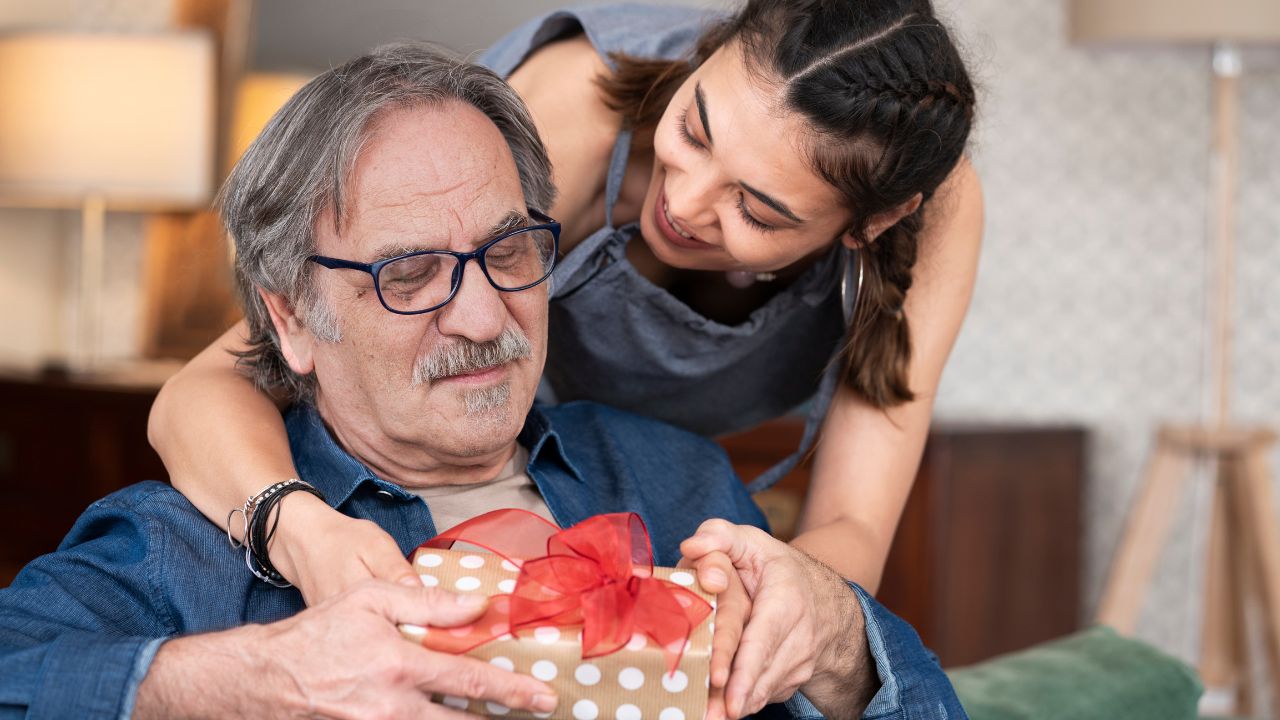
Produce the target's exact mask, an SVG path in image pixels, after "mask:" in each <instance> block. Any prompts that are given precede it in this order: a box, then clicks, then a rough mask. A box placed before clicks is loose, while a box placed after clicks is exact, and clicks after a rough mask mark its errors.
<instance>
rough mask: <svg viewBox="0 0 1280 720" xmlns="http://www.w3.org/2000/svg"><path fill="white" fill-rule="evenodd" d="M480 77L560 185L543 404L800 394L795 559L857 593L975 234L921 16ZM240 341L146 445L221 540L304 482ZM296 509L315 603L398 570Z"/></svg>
mask: <svg viewBox="0 0 1280 720" xmlns="http://www.w3.org/2000/svg"><path fill="white" fill-rule="evenodd" d="M483 61H484V62H485V63H486V64H488V65H490V67H492V68H493V69H494V70H495V71H496V72H498V73H500V74H503V75H504V76H507V77H508V78H509V80H510V82H511V84H512V85H513V86H514V87H515V88H516V90H517V91H518V92H519V93H520V94H521V96H522V97H523V98H524V99H525V101H526V102H527V103H528V105H529V107H530V110H531V111H532V114H533V116H534V119H535V121H536V123H537V125H538V128H539V131H540V132H541V134H542V137H543V139H544V141H545V142H546V144H547V147H548V151H549V153H550V156H551V159H552V162H553V164H554V167H555V178H554V179H555V182H556V185H557V186H558V187H559V189H560V195H559V198H558V200H557V201H556V203H555V205H554V206H553V207H552V208H549V209H548V211H549V214H550V215H551V216H552V217H555V218H557V219H558V220H560V221H561V222H562V223H563V227H564V230H563V235H562V250H563V251H565V257H564V259H563V260H562V263H561V265H560V267H558V268H557V270H556V274H555V277H554V282H555V286H554V293H553V297H552V302H551V320H550V322H551V326H550V330H549V335H550V337H549V343H550V344H549V355H548V359H547V367H546V373H545V379H546V380H547V381H548V384H549V386H550V388H551V390H553V391H554V394H555V396H556V399H557V400H560V401H567V400H572V399H579V398H590V399H592V400H597V401H600V402H604V403H607V404H610V405H614V406H618V407H622V408H625V409H630V410H634V411H636V412H639V413H642V414H646V415H650V416H656V417H660V418H662V419H665V420H667V421H669V422H672V423H675V424H677V425H682V426H684V427H687V428H689V429H692V430H695V431H698V432H702V433H706V434H719V433H724V432H728V431H732V430H736V429H742V428H745V427H749V426H751V425H754V424H756V423H758V422H760V421H762V420H765V419H768V418H771V417H775V416H778V415H780V414H783V413H785V412H787V411H788V410H790V409H792V408H794V407H795V406H797V405H799V404H800V403H802V402H803V401H805V400H806V399H808V398H811V397H812V398H814V400H813V403H812V406H811V408H812V409H811V414H810V423H809V426H808V428H807V431H806V438H805V443H804V446H803V447H802V448H800V449H798V450H797V454H796V456H793V458H792V459H791V461H792V462H793V461H795V460H797V459H798V458H799V456H800V454H801V453H803V452H807V451H808V450H809V449H810V445H811V444H812V443H813V442H814V439H815V437H817V436H818V435H819V434H820V436H821V442H818V443H816V455H815V462H814V471H813V478H812V481H811V484H810V493H809V496H808V498H807V500H806V503H805V506H804V510H803V514H802V517H801V520H800V526H799V534H798V536H797V537H796V538H795V540H794V541H793V545H794V546H796V547H798V548H800V549H802V550H804V551H805V552H807V553H809V554H810V555H812V556H814V557H815V558H817V559H819V560H821V561H822V562H824V563H826V564H827V565H829V566H830V567H832V568H833V569H835V570H836V571H838V572H839V573H840V574H841V575H843V576H844V577H846V578H849V579H851V580H854V581H856V582H858V583H860V584H861V585H863V586H864V587H866V588H868V589H871V590H874V588H875V587H876V586H877V585H878V583H879V578H880V573H881V569H882V567H883V564H884V560H885V556H886V555H887V552H888V547H889V544H890V541H891V539H892V536H893V532H894V528H895V525H896V523H897V519H898V516H899V514H900V512H901V509H902V506H903V504H904V502H905V499H906V496H907V493H908V491H909V490H910V486H911V482H912V478H913V477H914V474H915V471H916V466H917V464H918V462H919V457H920V452H921V448H922V446H923V442H924V439H925V436H926V433H927V429H928V424H929V417H930V414H931V409H932V401H933V396H934V392H935V389H936V387H937V384H938V380H939V377H940V375H941V372H942V368H943V365H944V363H945V361H946V358H947V355H948V353H949V352H950V349H951V347H952V344H953V342H954V340H955V337H956V334H957V332H958V331H959V327H960V324H961V321H962V319H963V316H964V313H965V310H966V308H967V304H968V300H969V297H970V293H971V289H972V285H973V281H974V275H975V272H976V264H977V256H978V248H979V242H980V235H981V224H982V201H981V191H980V188H979V184H978V180H977V178H976V176H975V174H974V173H973V171H972V169H971V168H970V166H969V165H968V163H967V162H966V161H965V160H964V158H963V151H964V147H965V143H966V140H967V137H968V134H969V129H970V125H971V123H972V120H973V116H974V92H973V88H972V85H971V83H970V80H969V77H968V75H967V73H966V70H965V68H964V65H963V62H962V61H961V58H960V56H959V54H958V52H957V50H956V48H955V46H954V44H953V42H952V39H951V37H950V35H949V33H948V32H947V30H946V29H945V28H944V26H943V25H942V24H941V23H940V22H939V21H938V19H937V18H936V17H935V16H934V13H933V10H932V7H931V4H930V2H929V1H928V0H862V1H851V0H773V1H753V2H748V3H747V4H746V6H745V7H744V8H743V9H742V10H741V11H740V12H738V13H737V14H736V15H733V16H731V17H723V16H714V15H709V14H707V13H705V12H703V11H697V10H693V9H690V8H681V7H673V6H665V7H652V8H644V7H638V6H634V5H632V6H620V7H594V8H584V9H580V10H577V11H574V12H572V13H570V12H560V13H554V14H552V15H549V16H547V17H544V18H540V19H538V20H535V21H533V22H531V23H529V24H527V25H525V26H524V27H522V28H520V29H518V30H516V31H515V32H514V33H512V34H511V35H509V36H508V37H507V38H505V39H504V40H503V41H501V42H500V43H499V44H498V45H497V46H495V48H493V49H492V50H490V51H489V52H488V53H487V54H486V55H485V57H484V58H483ZM908 291H909V292H908ZM244 332H245V329H244V326H243V325H239V326H237V327H235V328H232V329H231V330H230V331H228V332H227V333H226V334H225V335H224V336H223V337H222V338H221V339H220V340H219V341H218V342H217V343H215V344H214V345H213V346H211V347H210V348H208V349H206V350H205V351H204V352H203V353H201V354H200V355H199V356H198V357H197V358H196V359H194V360H193V361H192V362H191V363H190V364H189V365H188V366H187V367H186V368H185V369H184V370H183V371H182V372H181V373H179V374H178V375H176V376H175V377H174V378H172V379H171V380H170V381H169V382H168V383H167V384H166V385H165V387H164V389H163V391H162V392H161V394H160V396H159V398H158V399H157V401H156V404H155V407H154V409H153V411H152V418H151V424H150V428H149V431H150V435H151V440H152V444H153V445H154V446H155V447H156V449H157V451H159V453H160V454H161V456H162V457H163V459H164V461H165V464H166V466H167V467H168V468H169V470H170V472H171V478H172V480H173V483H174V484H175V485H176V486H177V487H178V488H179V489H180V490H181V491H182V492H183V493H185V494H186V495H187V496H188V497H189V498H191V500H192V502H194V503H195V505H196V506H197V507H199V508H200V509H201V511H202V512H204V513H205V514H206V515H208V516H209V517H210V518H211V519H213V520H215V521H216V522H218V523H220V524H221V523H223V522H224V521H225V518H226V515H227V511H228V509H230V508H232V507H237V506H239V505H240V503H241V502H243V499H244V498H245V497H246V496H249V495H252V494H254V493H257V492H258V491H259V490H261V489H262V487H263V486H264V485H267V484H269V483H272V482H275V481H278V480H280V479H282V478H288V477H293V476H296V475H297V473H296V470H295V469H294V468H293V467H292V463H291V461H290V453H289V447H288V443H287V439H286V437H285V433H284V427H283V423H282V421H281V417H280V409H279V408H278V407H277V406H276V404H275V401H274V400H273V399H272V397H271V396H270V395H269V394H265V393H262V392H259V391H257V390H255V388H254V387H253V386H252V385H251V384H250V382H249V381H248V380H247V379H245V377H244V376H243V375H241V374H240V373H239V372H237V371H236V369H235V363H234V361H235V356H234V354H233V353H234V352H235V351H237V350H240V349H243V348H244V342H245V340H244ZM819 430H820V433H819ZM790 465H791V462H788V463H784V465H783V466H782V467H779V468H775V469H774V470H773V471H771V472H770V473H767V474H766V476H765V477H763V478H760V479H758V480H757V481H756V482H755V483H754V484H753V489H759V488H762V487H766V486H767V485H768V484H771V482H772V481H774V480H776V479H777V478H778V477H780V476H781V475H782V474H783V473H784V472H785V470H786V469H787V468H788V467H789V466H790ZM286 507H287V510H288V512H287V515H286V517H284V518H283V520H282V521H281V523H280V527H279V532H278V534H277V536H276V541H275V544H274V545H273V547H272V549H271V558H272V562H273V564H274V565H275V566H276V567H277V568H278V569H279V570H281V571H282V572H283V573H284V575H285V576H286V577H287V578H288V579H290V580H291V581H292V582H294V583H295V584H297V585H298V586H299V588H300V589H301V590H302V592H303V594H304V595H305V597H306V598H307V600H308V601H309V602H312V603H314V602H316V601H318V600H320V599H323V598H325V597H328V596H330V595H332V594H335V593H336V592H338V591H339V590H341V589H343V588H345V587H347V586H349V585H350V584H352V583H354V582H356V581H358V580H360V579H363V578H367V577H370V576H374V577H380V578H387V579H399V578H403V577H404V576H406V575H411V573H412V570H411V569H410V568H409V566H408V564H407V563H406V562H405V560H404V558H403V555H402V554H401V552H400V549H399V548H397V547H396V546H395V544H394V543H393V542H392V541H391V539H390V537H389V536H387V535H386V534H385V533H382V531H381V530H379V529H377V528H376V527H373V526H372V525H370V524H368V523H366V522H364V521H358V520H352V519H348V518H345V517H344V516H341V515H339V514H338V513H336V512H334V511H332V510H331V509H329V508H328V507H327V506H326V505H324V504H323V503H321V502H319V501H317V500H315V499H314V498H311V497H310V496H309V495H307V494H305V493H295V494H294V495H293V496H291V497H290V499H289V501H288V503H287V505H286ZM705 545H706V549H708V550H709V549H713V547H712V546H713V545H715V543H713V542H710V541H708V542H707V543H705ZM720 549H726V550H730V549H731V548H730V547H728V546H725V547H722V548H720ZM731 554H732V553H731ZM752 612H753V613H757V612H762V609H761V607H760V605H759V601H758V600H757V605H756V607H755V608H754V609H753V610H752ZM752 617H755V615H754V614H753V616H752ZM776 619H777V616H774V620H776ZM735 640H736V638H735ZM796 662H797V663H799V662H800V661H799V660H797V661H796ZM781 665H782V664H780V666H781ZM735 672H736V670H735ZM779 683H781V681H779ZM766 694H767V693H766ZM745 702H746V701H745V700H744V701H743V702H740V703H738V704H737V705H736V707H732V705H733V704H732V703H731V709H732V710H733V711H734V713H735V714H741V713H743V712H746V711H749V710H751V707H748V705H747V704H744V703H745Z"/></svg>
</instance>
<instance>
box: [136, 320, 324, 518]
mask: <svg viewBox="0 0 1280 720" xmlns="http://www.w3.org/2000/svg"><path fill="white" fill-rule="evenodd" d="M247 333H248V328H247V327H246V325H245V323H244V321H243V320H242V321H240V322H239V323H237V324H236V325H235V327H233V328H231V329H230V330H228V331H226V332H225V333H223V334H222V337H219V338H218V339H217V340H215V341H214V343H213V344H212V345H210V346H209V347H207V348H205V349H204V350H203V351H201V353H200V354H199V355H197V356H195V358H193V359H192V360H191V362H189V363H187V365H186V366H185V367H183V368H182V370H180V371H179V372H178V373H177V374H176V375H174V376H173V377H171V378H169V380H168V381H167V382H166V383H165V384H164V387H163V388H161V389H160V394H159V395H158V396H157V397H156V401H155V404H154V405H152V406H151V416H150V418H149V419H148V422H147V439H148V440H149V441H150V442H151V447H153V448H155V450H156V452H157V453H159V454H160V459H161V460H163V461H164V466H165V468H166V469H167V470H168V471H169V479H170V481H171V482H172V483H173V486H174V487H176V488H177V489H178V490H179V491H181V492H182V494H183V495H185V496H187V499H188V500H190V501H191V504H193V505H195V506H196V508H197V509H199V510H200V512H201V513H203V514H204V515H205V516H206V517H208V518H209V519H210V520H213V521H214V522H216V523H218V524H219V525H222V524H224V523H225V522H226V517H227V512H228V511H229V510H230V509H231V508H235V507H240V506H241V505H242V504H243V503H244V500H245V498H246V497H249V496H251V495H254V494H256V493H257V492H259V491H260V490H262V488H264V487H266V486H267V485H270V484H271V483H273V482H278V481H280V480H283V479H285V478H289V477H297V474H298V471H297V470H295V469H294V467H293V458H292V454H291V453H290V451H289V438H288V437H287V436H286V434H285V429H284V419H283V418H281V416H280V413H281V411H282V410H283V409H284V402H283V401H280V400H277V399H276V398H273V397H272V396H270V395H268V394H266V393H263V392H259V391H258V390H257V388H255V387H254V386H253V382H252V381H250V380H249V378H248V377H246V376H245V375H243V374H242V373H240V372H239V371H238V370H237V369H236V357H235V355H233V354H232V353H234V352H236V351H240V350H245V349H247V348H248V346H247V345H246V344H245V336H246V335H247ZM233 531H235V532H236V534H237V535H238V534H239V532H238V529H237V528H233Z"/></svg>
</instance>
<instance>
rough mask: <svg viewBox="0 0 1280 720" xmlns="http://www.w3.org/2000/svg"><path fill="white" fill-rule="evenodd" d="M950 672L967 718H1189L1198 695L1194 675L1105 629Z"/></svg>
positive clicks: (1036, 719) (1143, 645) (1159, 719)
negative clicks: (967, 714)
mask: <svg viewBox="0 0 1280 720" xmlns="http://www.w3.org/2000/svg"><path fill="white" fill-rule="evenodd" d="M948 675H949V676H950V677H951V681H952V683H953V684H954V685H955V688H956V693H957V694H958V695H959V696H960V703H961V704H962V705H964V708H965V710H966V711H967V712H968V713H969V716H970V717H971V718H973V720H1097V719H1098V718H1108V719H1109V720H1110V719H1114V720H1148V718H1149V719H1150V720H1194V719H1195V717H1196V702H1197V700H1198V699H1199V697H1200V691H1201V686H1200V681H1199V679H1198V677H1197V675H1196V673H1195V671H1194V670H1192V669H1191V668H1189V667H1187V666H1186V665H1185V664H1183V663H1182V662H1179V661H1178V660H1176V659H1174V658H1172V657H1169V656H1168V655H1165V654H1164V653H1162V652H1160V651H1159V650H1156V649H1155V648H1153V647H1151V646H1149V645H1147V644H1145V643H1142V642H1139V641H1137V640H1132V639H1129V638H1124V637H1121V636H1119V635H1117V634H1116V633H1115V631H1114V630H1112V629H1111V628H1107V627H1094V628H1091V629H1089V630H1085V631H1083V632H1080V633H1077V634H1075V635H1070V636H1068V637H1066V638H1063V639H1061V640H1056V641H1054V642H1050V643H1045V644H1043V645H1037V646H1035V647H1033V648H1031V649H1028V650H1024V651H1022V652H1017V653H1012V654H1009V655H1004V656H1001V657H998V658H994V659H992V660H988V661H986V662H983V663H979V664H977V665H973V666H970V667H965V668H958V669H956V670H952V671H951V672H949V673H948Z"/></svg>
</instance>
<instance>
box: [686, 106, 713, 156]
mask: <svg viewBox="0 0 1280 720" xmlns="http://www.w3.org/2000/svg"><path fill="white" fill-rule="evenodd" d="M679 122H680V139H681V140H684V142H685V144H686V145H688V146H690V147H692V148H695V149H697V150H706V149H707V146H706V145H703V144H702V142H701V141H699V140H698V138H696V137H694V136H693V133H692V132H690V131H689V111H688V110H685V111H683V112H681V113H680V121H679Z"/></svg>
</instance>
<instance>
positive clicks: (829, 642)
mask: <svg viewBox="0 0 1280 720" xmlns="http://www.w3.org/2000/svg"><path fill="white" fill-rule="evenodd" d="M680 550H681V552H682V553H683V555H684V557H685V560H686V561H687V562H689V563H691V564H693V565H694V566H695V567H697V568H698V576H699V582H700V583H702V584H703V586H704V587H706V588H707V589H708V590H710V589H711V588H710V587H708V586H712V587H714V586H716V584H717V583H716V581H717V580H718V579H719V578H718V577H716V576H715V570H714V569H715V568H717V566H718V563H717V562H716V561H715V557H716V555H718V554H720V553H723V554H724V555H725V556H727V557H728V559H729V561H730V562H732V564H733V567H734V568H735V569H736V570H737V573H736V575H737V576H738V577H739V578H741V581H742V585H743V588H744V589H745V591H746V594H747V596H748V598H749V601H750V602H749V605H748V606H747V607H746V613H747V615H746V626H745V628H742V629H741V640H740V641H739V642H738V645H737V652H736V654H734V655H733V659H732V670H731V672H730V674H729V678H728V682H727V683H726V684H725V693H724V709H725V711H726V713H727V715H728V717H730V718H740V717H744V716H746V715H750V714H752V713H754V712H757V711H759V710H760V709H761V708H763V707H764V706H765V705H766V704H768V703H770V702H780V701H782V700H786V699H787V698H789V697H791V696H792V695H794V694H795V693H796V691H797V690H802V691H803V692H804V694H805V697H807V698H808V699H809V700H810V701H811V702H813V704H814V705H815V706H817V708H818V709H819V710H821V711H822V713H823V714H824V715H826V716H827V717H828V718H832V719H833V720H834V719H835V718H856V717H858V716H859V715H861V714H862V708H863V707H865V706H866V704H867V702H868V701H869V700H870V699H871V696H872V695H873V694H874V691H875V688H876V682H877V681H876V674H875V667H874V663H873V662H872V661H871V656H870V651H869V649H868V648H867V640H866V633H865V631H864V629H863V619H862V609H861V606H860V605H859V603H858V601H857V599H856V597H855V596H854V594H853V593H852V591H850V590H849V588H848V586H847V585H846V584H845V582H844V580H843V579H842V578H840V577H839V576H838V575H837V574H836V573H835V572H834V571H832V570H831V569H830V568H828V567H827V566H825V565H823V564H822V563H820V562H818V561H817V560H814V559H813V558H811V557H809V556H808V555H805V554H804V553H803V552H800V551H799V550H796V549H795V548H792V547H791V546H789V545H787V544H785V543H783V542H780V541H778V540H777V539H775V538H773V537H771V536H770V535H768V534H767V533H765V532H763V531H761V530H759V529H757V528H754V527H750V526H745V525H734V524H732V523H729V522H726V521H724V520H708V521H707V522H705V523H703V524H702V526H701V527H699V528H698V532H697V533H695V534H694V535H693V537H690V538H689V539H688V540H685V541H684V542H683V543H681V545H680ZM718 605H719V606H718V608H717V618H716V640H715V641H714V642H713V646H717V648H718V646H719V643H720V640H721V638H720V635H721V633H722V632H727V633H729V635H728V636H726V639H727V637H730V636H731V635H732V634H733V633H736V632H737V631H738V630H737V627H735V626H736V625H740V623H741V614H740V613H731V614H730V616H729V617H722V616H721V615H720V614H719V613H720V608H721V607H723V605H724V602H723V601H721V602H720V603H719V604H718ZM725 625H728V626H729V627H727V628H726V627H725ZM712 664H713V667H712V684H713V686H714V685H715V680H716V667H715V665H716V661H715V652H714V651H713V660H712ZM712 707H714V703H713V704H712Z"/></svg>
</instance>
